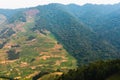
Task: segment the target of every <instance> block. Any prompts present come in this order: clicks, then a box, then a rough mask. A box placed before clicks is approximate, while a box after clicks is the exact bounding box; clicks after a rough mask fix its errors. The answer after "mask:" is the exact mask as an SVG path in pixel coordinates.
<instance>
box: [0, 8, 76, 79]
mask: <svg viewBox="0 0 120 80" xmlns="http://www.w3.org/2000/svg"><path fill="white" fill-rule="evenodd" d="M21 13H22V14H21V15H23V14H24V15H25V16H24V17H25V19H26V21H23V20H21V18H22V17H21V16H18V15H19V14H17V15H14V16H12V17H13V20H14V21H13V22H11V23H9V24H8V22H5V23H4V26H5V27H2V26H1V27H0V28H1V30H2V31H1V34H0V40H1V44H0V46H1V48H0V56H1V58H0V68H1V69H0V77H1V78H9V79H21V80H24V79H25V80H26V79H32V77H33V76H35V75H37V74H39V73H44V72H47V73H50V72H54V71H56V70H62V71H64V70H68V69H72V68H75V67H76V60H75V59H74V58H73V57H72V56H71V55H69V54H68V52H67V51H66V50H65V49H64V48H63V46H62V45H61V44H60V43H58V41H57V40H56V39H55V38H54V36H53V35H52V33H51V32H49V31H47V30H43V33H41V32H40V31H38V30H33V28H34V27H35V22H34V21H35V17H36V14H38V13H39V10H37V9H33V8H31V9H28V10H26V11H24V12H23V11H22V12H21ZM12 17H11V18H12Z"/></svg>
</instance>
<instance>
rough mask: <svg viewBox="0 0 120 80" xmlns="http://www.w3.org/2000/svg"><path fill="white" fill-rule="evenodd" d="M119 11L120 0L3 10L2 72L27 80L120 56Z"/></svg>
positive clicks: (0, 32) (0, 11)
mask: <svg viewBox="0 0 120 80" xmlns="http://www.w3.org/2000/svg"><path fill="white" fill-rule="evenodd" d="M119 10H120V4H115V5H93V4H86V5H83V6H79V5H76V4H69V5H63V4H57V3H53V4H48V5H43V6H37V7H32V8H25V9H15V10H11V9H9V10H7V9H0V52H1V54H0V56H2V58H1V59H0V64H2V66H0V67H1V68H2V69H1V71H4V70H5V72H4V74H7V73H9V74H8V76H12V75H13V77H15V78H25V79H26V78H32V77H33V76H34V75H36V74H40V76H41V75H43V73H47V74H48V73H50V72H54V71H56V70H58V71H59V70H60V71H63V72H64V71H66V70H68V69H73V68H76V67H77V66H78V65H83V64H87V63H90V62H92V61H96V60H106V59H119V58H120V34H119V33H120V28H119V27H120V12H119ZM3 64H4V65H3ZM13 65H14V66H13ZM39 70H40V71H41V72H42V74H41V73H40V72H38V71H39ZM15 71H18V72H19V74H15V73H14V72H15ZM22 71H24V72H22ZM46 71H47V72H46ZM12 72H13V73H12ZM33 73H34V74H33ZM28 75H29V76H28ZM38 76H39V75H38ZM38 78H39V77H38Z"/></svg>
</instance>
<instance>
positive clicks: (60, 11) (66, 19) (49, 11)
mask: <svg viewBox="0 0 120 80" xmlns="http://www.w3.org/2000/svg"><path fill="white" fill-rule="evenodd" d="M119 6H120V5H119V4H117V5H106V6H105V5H91V4H86V5H84V6H78V5H74V4H71V5H62V4H49V5H46V6H42V7H38V9H39V10H40V14H38V16H39V17H40V18H39V19H38V20H37V21H36V28H38V29H47V30H49V31H51V32H52V33H53V34H54V35H55V36H56V38H57V40H58V41H59V42H60V43H62V44H63V45H64V47H65V48H66V50H67V51H68V52H69V53H70V54H72V56H74V57H75V58H76V59H77V60H78V61H79V62H83V63H87V62H89V61H93V60H96V59H110V58H119V57H120V56H119V54H120V53H119V50H118V49H117V48H116V45H113V44H112V42H110V41H108V39H106V36H105V37H104V36H101V34H103V33H104V31H102V28H101V29H100V28H99V27H100V26H95V25H99V24H100V21H102V20H106V17H105V19H104V16H106V15H108V14H110V13H113V12H114V11H117V10H118V9H119ZM106 10H108V11H109V10H110V11H109V12H108V11H106ZM99 20H100V21H99ZM104 23H107V21H105V22H102V24H100V25H101V26H103V24H104ZM97 27H98V28H97ZM103 27H106V28H107V27H108V26H107V25H104V26H103ZM112 27H114V26H112ZM96 28H97V29H96ZM107 29H108V30H109V29H110V28H107ZM100 31H101V33H99V32H100ZM113 35H114V34H113ZM108 36H110V35H108ZM118 36H119V35H118ZM113 42H114V41H113Z"/></svg>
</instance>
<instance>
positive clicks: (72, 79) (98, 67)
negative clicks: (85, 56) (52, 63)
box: [56, 60, 120, 80]
mask: <svg viewBox="0 0 120 80" xmlns="http://www.w3.org/2000/svg"><path fill="white" fill-rule="evenodd" d="M118 72H120V60H110V61H98V62H95V63H91V64H89V65H88V66H82V67H79V68H77V69H74V70H69V71H68V72H67V73H64V74H63V75H62V76H60V78H59V79H56V80H106V78H108V77H109V76H111V75H113V74H116V73H118Z"/></svg>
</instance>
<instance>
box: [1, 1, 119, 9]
mask: <svg viewBox="0 0 120 80" xmlns="http://www.w3.org/2000/svg"><path fill="white" fill-rule="evenodd" d="M119 2H120V0H0V8H22V7H31V6H37V5H43V4H48V3H63V4H69V3H76V4H80V5H83V4H85V3H93V4H114V3H119Z"/></svg>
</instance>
